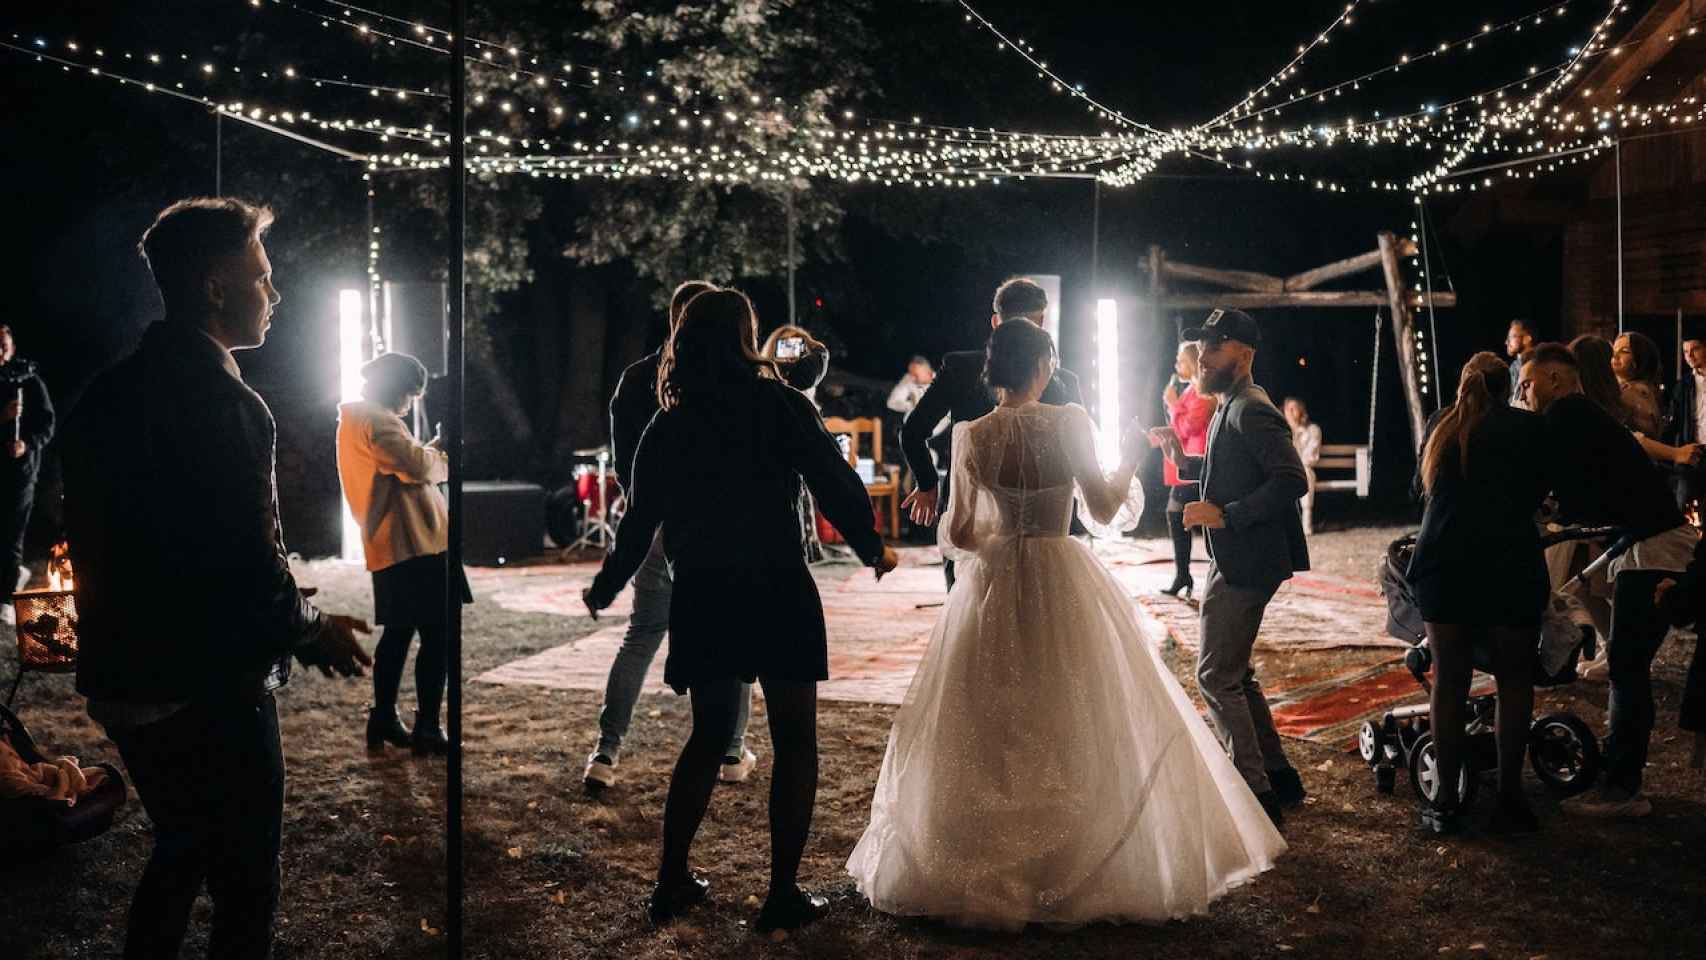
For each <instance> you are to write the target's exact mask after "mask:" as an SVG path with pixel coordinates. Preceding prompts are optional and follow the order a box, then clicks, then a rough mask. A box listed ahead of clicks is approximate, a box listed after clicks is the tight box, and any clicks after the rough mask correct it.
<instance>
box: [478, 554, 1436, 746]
mask: <svg viewBox="0 0 1706 960" xmlns="http://www.w3.org/2000/svg"><path fill="white" fill-rule="evenodd" d="M900 554H901V566H900V568H899V569H897V570H895V571H894V572H893V573H891V574H889V575H888V576H886V577H884V578H883V579H882V580H881V581H875V582H874V581H873V580H872V577H871V575H870V573H868V572H867V571H863V570H860V571H849V570H847V568H845V567H841V568H839V569H837V568H833V567H832V568H828V569H826V570H825V569H820V575H819V576H818V589H819V590H820V592H821V593H822V595H823V605H824V614H825V617H826V620H827V622H828V625H829V649H830V663H829V673H830V677H831V679H830V680H829V681H827V682H825V683H822V684H819V687H818V696H819V697H820V698H821V699H824V700H840V701H849V702H857V703H882V704H898V703H900V702H901V701H902V699H903V698H904V697H905V694H906V689H907V686H908V685H909V684H910V683H911V681H912V675H913V672H914V670H915V669H916V668H917V665H918V662H919V660H920V659H921V658H922V657H923V655H924V650H925V647H926V645H927V644H928V642H929V638H930V630H931V628H932V627H933V626H934V624H935V622H936V616H937V614H938V613H939V612H940V606H941V603H942V600H943V597H944V592H943V579H942V568H941V557H940V555H939V553H938V552H937V551H936V550H935V549H934V548H904V549H902V550H901V551H900ZM1097 554H1098V556H1100V557H1101V558H1102V561H1103V562H1104V563H1106V564H1107V565H1108V567H1109V569H1110V570H1112V571H1113V573H1114V575H1115V577H1116V578H1117V579H1119V580H1120V582H1121V583H1123V584H1125V585H1126V586H1127V587H1128V589H1129V590H1130V591H1131V593H1132V595H1133V596H1134V597H1135V598H1136V601H1137V602H1136V609H1137V611H1138V613H1139V615H1140V616H1141V618H1142V619H1143V620H1144V622H1145V624H1146V626H1147V627H1148V628H1149V631H1150V634H1151V636H1153V637H1156V638H1157V640H1158V642H1163V643H1166V642H1169V641H1171V642H1173V643H1176V644H1178V645H1180V646H1182V647H1185V648H1187V649H1195V647H1196V645H1197V621H1196V610H1195V608H1194V606H1193V605H1191V604H1187V603H1185V602H1183V601H1180V600H1174V599H1172V598H1169V597H1166V596H1163V595H1160V593H1159V591H1160V589H1161V588H1162V587H1164V586H1166V585H1167V584H1168V583H1169V582H1170V580H1171V577H1172V561H1171V558H1170V555H1167V556H1162V555H1160V554H1159V552H1158V551H1157V550H1156V549H1155V548H1154V547H1152V546H1149V545H1146V544H1143V543H1135V544H1133V543H1120V544H1111V545H1098V547H1097ZM1196 566H1197V567H1198V569H1197V570H1196V571H1195V575H1196V576H1197V580H1198V582H1199V583H1202V582H1204V580H1205V579H1206V576H1207V564H1206V563H1200V564H1197V565H1196ZM595 572H596V568H595V567H594V566H593V565H591V564H584V563H583V564H566V565H544V566H534V567H521V568H510V569H507V570H493V571H482V572H480V573H477V574H476V575H475V579H476V589H477V590H479V592H480V594H481V595H482V596H483V597H488V598H490V599H491V600H492V601H493V602H495V603H497V604H498V605H500V606H503V607H505V608H506V609H510V610H514V611H518V612H531V613H545V614H552V615H557V616H568V617H578V616H584V615H585V608H584V607H582V606H581V602H580V593H581V590H582V589H583V588H584V587H585V586H586V585H587V584H588V583H590V582H591V579H592V576H593V574H594V573H595ZM1385 609H1386V608H1385V604H1384V602H1383V601H1382V600H1381V598H1380V596H1379V593H1378V591H1376V590H1375V589H1374V588H1373V587H1372V586H1371V585H1369V584H1366V583H1358V582H1356V581H1350V580H1345V579H1343V578H1335V577H1329V576H1325V575H1315V574H1310V575H1304V576H1300V577H1298V578H1295V579H1294V580H1293V581H1291V582H1290V583H1289V584H1287V585H1286V586H1285V587H1282V588H1281V590H1280V592H1279V593H1278V594H1277V595H1276V596H1275V597H1274V600H1273V601H1272V602H1271V603H1270V604H1269V607H1268V614H1267V618H1266V620H1265V621H1264V624H1263V629H1262V635H1261V638H1260V640H1259V642H1258V643H1257V649H1258V651H1259V652H1265V653H1268V654H1269V655H1270V656H1271V655H1273V654H1282V655H1283V654H1284V653H1287V652H1297V651H1322V650H1335V649H1347V648H1350V649H1355V648H1368V649H1367V650H1366V656H1363V657H1354V658H1352V659H1353V660H1355V661H1357V662H1355V663H1353V664H1351V665H1349V666H1341V667H1340V668H1339V669H1338V671H1336V672H1332V673H1329V674H1324V675H1316V676H1294V677H1290V678H1285V679H1280V680H1276V681H1274V682H1270V683H1269V684H1268V687H1267V689H1268V694H1269V698H1270V701H1271V702H1272V704H1273V707H1274V719H1275V722H1276V724H1277V725H1278V726H1279V727H1280V730H1281V732H1282V733H1284V734H1285V735H1287V736H1291V737H1297V738H1301V739H1306V740H1311V741H1316V742H1322V743H1333V742H1342V741H1343V740H1344V738H1345V737H1346V736H1354V734H1355V731H1356V727H1357V726H1358V725H1360V723H1361V721H1362V720H1363V719H1364V718H1365V717H1367V716H1370V715H1373V714H1375V713H1378V712H1380V711H1381V710H1384V709H1386V708H1387V707H1388V706H1389V705H1390V704H1393V703H1396V702H1398V701H1400V700H1404V699H1407V698H1413V697H1416V696H1418V695H1419V693H1420V691H1419V689H1418V688H1417V686H1416V684H1415V681H1414V680H1413V679H1411V678H1410V676H1409V675H1408V673H1406V672H1405V671H1404V669H1403V667H1402V666H1401V665H1400V664H1398V663H1397V662H1396V658H1395V651H1393V650H1387V649H1380V648H1390V647H1395V648H1399V649H1402V647H1403V644H1402V643H1400V642H1399V641H1396V640H1392V639H1390V638H1386V637H1385V636H1384V635H1383V633H1382V631H1383V629H1384V622H1385ZM631 610H632V591H624V592H623V594H622V596H621V597H620V598H619V599H618V600H617V602H616V605H615V606H613V607H611V608H610V610H608V611H606V613H605V615H604V616H605V619H606V620H607V621H609V622H608V624H607V625H606V626H603V627H601V628H599V629H598V630H596V631H594V632H592V633H590V634H588V635H586V636H584V637H581V638H580V639H578V640H575V641H572V642H570V643H566V644H563V645H562V646H559V647H554V648H552V649H550V650H546V651H544V652H542V653H538V654H535V655H533V656H530V657H526V658H523V659H521V660H516V661H513V662H510V663H507V664H504V665H503V666H500V667H498V668H497V669H494V670H490V671H488V672H486V673H483V674H481V675H479V676H477V677H475V678H474V679H475V680H477V681H480V682H483V683H496V684H520V685H527V686H540V687H548V688H552V689H566V690H602V689H604V684H605V678H606V674H607V671H608V670H609V667H610V662H611V660H612V658H614V657H615V655H616V651H617V649H618V648H619V647H620V646H621V642H622V635H623V633H624V632H625V631H626V629H627V624H626V617H627V615H628V614H629V613H630V612H631ZM644 690H645V692H647V693H665V692H667V691H668V688H667V687H665V686H664V684H663V658H662V657H659V658H657V659H656V660H655V661H654V662H653V664H652V668H651V670H650V672H649V673H648V674H647V677H646V682H645V687H644ZM1193 693H1194V691H1193ZM1346 730H1348V731H1349V733H1348V734H1347V733H1345V731H1346Z"/></svg>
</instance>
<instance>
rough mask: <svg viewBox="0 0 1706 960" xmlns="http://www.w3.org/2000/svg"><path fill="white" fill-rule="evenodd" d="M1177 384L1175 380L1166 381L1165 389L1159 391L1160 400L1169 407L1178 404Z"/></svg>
mask: <svg viewBox="0 0 1706 960" xmlns="http://www.w3.org/2000/svg"><path fill="white" fill-rule="evenodd" d="M1177 383H1178V381H1176V380H1168V381H1167V389H1165V390H1163V391H1161V399H1162V400H1163V401H1165V402H1166V404H1167V406H1169V407H1170V406H1172V405H1173V404H1175V403H1178V402H1179V388H1178V386H1177Z"/></svg>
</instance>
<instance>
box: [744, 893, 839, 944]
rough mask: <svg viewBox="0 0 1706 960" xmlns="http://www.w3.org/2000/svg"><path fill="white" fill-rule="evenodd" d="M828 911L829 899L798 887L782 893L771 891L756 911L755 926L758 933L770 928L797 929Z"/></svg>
mask: <svg viewBox="0 0 1706 960" xmlns="http://www.w3.org/2000/svg"><path fill="white" fill-rule="evenodd" d="M827 913H829V900H828V898H826V897H820V896H818V895H816V894H813V893H807V892H805V891H804V890H801V889H800V888H799V887H794V888H793V889H791V890H788V891H785V892H783V893H774V892H773V893H771V894H770V896H769V898H768V899H766V900H765V901H764V907H763V908H762V909H760V910H759V911H758V923H757V925H756V928H757V930H758V932H759V933H769V932H771V931H772V930H798V929H799V928H801V927H803V926H805V925H806V924H808V923H811V922H812V921H813V920H818V919H821V918H822V917H823V916H824V915H825V914H827Z"/></svg>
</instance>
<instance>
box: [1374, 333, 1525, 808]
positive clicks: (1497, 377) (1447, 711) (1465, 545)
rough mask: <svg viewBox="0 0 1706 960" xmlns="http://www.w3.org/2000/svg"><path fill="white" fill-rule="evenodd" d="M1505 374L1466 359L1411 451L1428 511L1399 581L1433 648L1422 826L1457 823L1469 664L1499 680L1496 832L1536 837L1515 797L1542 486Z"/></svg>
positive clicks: (1495, 365) (1491, 362) (1521, 800)
mask: <svg viewBox="0 0 1706 960" xmlns="http://www.w3.org/2000/svg"><path fill="white" fill-rule="evenodd" d="M1509 392H1510V368H1509V367H1508V366H1507V365H1506V364H1505V362H1504V361H1503V360H1501V359H1500V358H1499V357H1498V356H1497V355H1495V354H1492V353H1485V352H1483V353H1477V354H1476V355H1474V356H1473V357H1470V358H1469V362H1468V363H1466V364H1464V365H1463V372H1462V374H1461V375H1460V376H1459V378H1458V385H1457V400H1456V402H1454V403H1453V404H1452V405H1451V406H1449V407H1447V408H1446V409H1445V410H1443V411H1441V413H1440V416H1439V417H1438V419H1437V421H1436V422H1435V424H1434V426H1433V429H1432V432H1431V433H1430V434H1429V435H1428V436H1427V437H1426V439H1425V440H1424V442H1423V445H1422V464H1421V478H1422V488H1423V490H1424V491H1425V492H1426V497H1427V508H1426V510H1425V512H1424V513H1423V515H1422V529H1421V532H1420V533H1419V534H1417V536H1416V548H1415V553H1414V555H1413V556H1412V557H1411V559H1410V568H1409V572H1408V574H1407V578H1408V580H1409V581H1410V584H1411V586H1412V587H1413V588H1414V590H1415V593H1416V599H1417V603H1418V605H1419V606H1420V607H1421V611H1422V619H1423V621H1424V622H1425V624H1426V627H1427V635H1428V643H1429V646H1430V647H1431V648H1432V649H1433V656H1434V683H1433V691H1432V696H1431V702H1432V715H1433V722H1432V730H1433V736H1434V745H1435V750H1436V752H1437V757H1438V772H1439V784H1440V785H1439V793H1438V797H1437V799H1436V800H1435V801H1434V803H1433V805H1431V806H1428V805H1424V808H1423V811H1422V823H1423V826H1424V827H1425V828H1427V829H1430V830H1433V831H1436V832H1440V833H1446V832H1453V831H1455V830H1456V829H1457V827H1458V825H1459V822H1460V820H1461V814H1462V810H1461V797H1460V795H1459V789H1458V788H1459V779H1460V776H1461V774H1462V771H1463V769H1464V724H1465V720H1466V718H1465V715H1464V714H1465V708H1466V705H1467V701H1468V697H1469V680H1470V674H1471V673H1472V672H1473V670H1474V668H1475V666H1476V665H1477V664H1480V665H1482V666H1483V667H1484V668H1490V670H1491V672H1492V674H1493V676H1494V678H1495V679H1496V680H1497V681H1498V687H1499V700H1498V713H1497V718H1496V739H1497V742H1498V753H1499V800H1498V812H1497V814H1496V817H1495V821H1494V826H1495V829H1500V830H1504V831H1507V832H1526V831H1531V830H1534V829H1536V827H1537V823H1536V821H1535V818H1534V813H1533V811H1531V810H1530V809H1529V806H1528V801H1527V799H1526V798H1525V797H1524V795H1523V792H1522V762H1523V757H1524V754H1525V753H1526V751H1527V749H1528V727H1529V719H1530V714H1532V713H1533V710H1534V650H1535V647H1536V645H1537V644H1538V643H1539V639H1540V637H1539V634H1540V619H1541V615H1542V614H1543V612H1544V611H1545V608H1546V602H1547V597H1548V594H1549V593H1550V588H1551V583H1550V580H1549V578H1548V576H1547V572H1546V563H1545V561H1544V559H1543V557H1542V553H1541V549H1540V536H1539V530H1538V528H1537V527H1536V525H1535V520H1534V517H1535V512H1536V511H1537V510H1538V509H1539V507H1540V502H1541V500H1542V499H1543V498H1544V497H1545V496H1546V493H1547V491H1548V490H1549V489H1550V488H1551V483H1550V481H1549V470H1550V468H1549V464H1550V460H1549V458H1548V457H1547V455H1546V440H1545V433H1544V427H1543V425H1542V421H1541V419H1540V418H1539V417H1538V416H1536V415H1534V414H1532V413H1529V412H1528V411H1526V410H1521V409H1517V408H1514V407H1511V406H1510V405H1509Z"/></svg>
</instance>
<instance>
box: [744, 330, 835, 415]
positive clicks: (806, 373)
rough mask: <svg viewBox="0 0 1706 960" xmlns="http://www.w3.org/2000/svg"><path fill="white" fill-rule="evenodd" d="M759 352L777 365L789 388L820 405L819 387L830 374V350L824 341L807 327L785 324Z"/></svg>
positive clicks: (766, 338)
mask: <svg viewBox="0 0 1706 960" xmlns="http://www.w3.org/2000/svg"><path fill="white" fill-rule="evenodd" d="M759 353H760V354H761V355H762V356H763V357H764V359H766V360H770V361H773V362H774V363H775V364H776V371H777V372H778V373H780V374H781V375H782V379H783V380H784V381H786V382H787V384H788V386H790V387H793V388H794V389H795V390H798V391H800V392H801V393H803V394H805V395H806V396H807V397H808V398H810V399H811V401H812V402H813V403H814V404H815V403H816V402H817V385H818V384H820V383H822V382H823V378H824V376H825V375H826V374H828V373H829V348H828V347H826V346H824V345H823V343H822V341H820V340H818V339H817V338H816V337H814V336H812V335H811V334H809V333H807V332H806V330H805V328H804V327H796V326H794V325H793V324H791V323H784V324H783V325H781V326H780V327H777V328H776V329H774V330H772V331H770V336H768V337H765V338H764V348H763V349H762V350H760V351H759Z"/></svg>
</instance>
